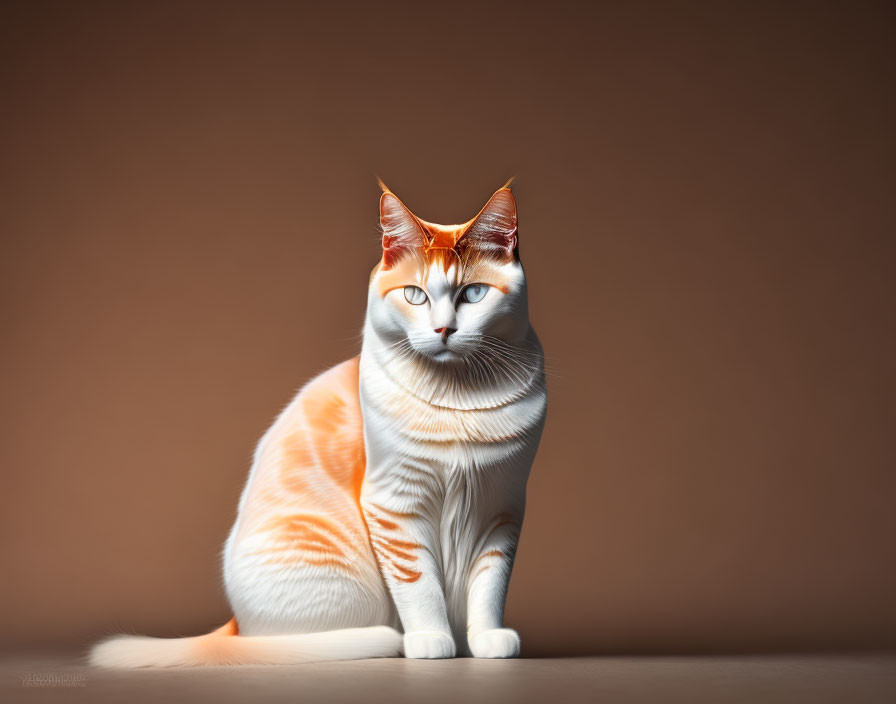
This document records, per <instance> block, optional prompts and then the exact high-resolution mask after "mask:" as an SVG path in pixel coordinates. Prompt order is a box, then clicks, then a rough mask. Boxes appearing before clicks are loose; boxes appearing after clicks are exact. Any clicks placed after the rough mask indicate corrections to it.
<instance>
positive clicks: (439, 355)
mask: <svg viewBox="0 0 896 704" xmlns="http://www.w3.org/2000/svg"><path fill="white" fill-rule="evenodd" d="M462 356H463V355H461V354H460V353H458V352H455V351H454V350H452V349H451V348H450V347H445V348H443V349H441V350H439V351H438V352H436V353H434V354H433V355H431V356H430V359H433V360H435V361H436V362H450V361H452V360H455V359H460V358H461V357H462Z"/></svg>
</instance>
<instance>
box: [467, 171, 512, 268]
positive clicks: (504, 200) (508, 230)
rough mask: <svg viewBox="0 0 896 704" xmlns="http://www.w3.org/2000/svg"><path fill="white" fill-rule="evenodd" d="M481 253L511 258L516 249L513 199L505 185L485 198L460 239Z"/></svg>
mask: <svg viewBox="0 0 896 704" xmlns="http://www.w3.org/2000/svg"><path fill="white" fill-rule="evenodd" d="M460 241H461V242H463V244H464V246H465V247H476V248H477V249H479V250H480V251H481V252H482V253H483V254H486V255H490V256H494V257H496V258H499V259H512V258H513V257H514V256H515V252H516V246H517V214H516V199H515V198H514V197H513V193H511V192H510V189H509V188H507V187H506V186H505V187H504V188H501V189H499V190H498V191H496V192H495V194H494V195H493V196H492V197H491V198H489V201H488V203H486V204H485V207H484V208H483V209H482V210H480V211H479V215H477V216H476V217H475V218H473V220H472V221H471V223H470V226H469V227H468V228H467V229H466V231H465V232H464V234H463V235H462V236H461V239H460Z"/></svg>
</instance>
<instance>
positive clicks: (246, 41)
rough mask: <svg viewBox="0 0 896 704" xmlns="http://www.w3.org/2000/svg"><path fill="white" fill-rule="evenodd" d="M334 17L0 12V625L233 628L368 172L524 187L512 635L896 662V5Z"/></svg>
mask: <svg viewBox="0 0 896 704" xmlns="http://www.w3.org/2000/svg"><path fill="white" fill-rule="evenodd" d="M324 4H325V3H315V4H313V5H309V6H308V7H303V6H301V5H300V4H299V3H273V2H267V3H258V2H244V3H230V4H228V3H221V2H211V3H197V2H188V3H174V2H171V3H109V4H98V3H86V2H80V3H72V2H64V3H59V4H55V3H45V2H25V3H21V4H20V3H4V5H3V6H2V10H0V13H2V16H0V32H2V45H0V46H2V49H0V50H2V60H0V72H2V86H0V88H2V96H3V110H2V117H0V120H2V137H0V138H2V186H0V188H2V191H0V202H2V206H0V218H2V237H3V241H2V246H3V254H2V262H0V268H2V272H0V277H2V278H0V286H2V330H3V334H2V358H0V362H2V372H3V391H4V393H3V405H2V426H0V427H2V437H0V462H2V468H3V491H2V507H0V509H2V510H0V521H2V543H0V547H2V569H0V572H2V577H0V588H2V595H0V608H2V613H0V623H2V639H3V641H4V644H5V646H6V647H10V648H20V649H21V648H47V647H55V646H66V647H70V646H75V645H82V644H84V643H86V642H87V641H88V640H90V639H92V638H94V637H96V636H97V635H100V634H102V633H106V632H111V631H114V630H118V629H125V630H130V631H136V632H143V633H150V634H155V635H172V634H176V633H182V634H183V633H195V632H199V631H200V630H201V629H203V628H205V627H207V626H209V625H211V624H213V623H215V622H216V621H220V620H222V619H224V618H226V617H227V616H228V608H227V605H226V603H225V600H224V597H223V595H222V590H221V588H220V584H219V580H220V578H219V565H218V552H219V548H220V546H221V544H222V541H223V540H224V537H225V535H226V532H227V530H228V527H229V525H230V523H231V522H232V520H233V518H234V509H235V503H236V500H237V497H238V494H239V491H240V489H241V486H242V483H243V481H244V478H245V475H246V472H247V470H248V466H249V458H250V453H251V450H252V447H253V444H254V443H255V441H256V440H257V438H258V437H259V436H260V435H261V433H262V432H263V431H264V429H265V427H266V426H267V425H268V424H269V422H270V421H271V420H272V418H273V417H274V415H275V414H276V413H277V412H278V410H279V409H280V408H281V407H282V406H283V405H284V404H285V403H286V402H287V401H288V400H289V398H290V395H291V394H292V392H293V391H294V390H295V389H296V388H297V387H298V386H299V385H300V384H301V383H303V381H304V380H306V379H307V378H309V377H310V376H312V375H313V374H315V373H317V372H319V371H320V370H322V369H324V368H326V367H327V366H329V365H332V364H334V363H336V362H338V361H340V360H342V359H344V358H347V357H349V356H351V355H353V354H355V353H356V352H357V350H358V349H359V341H358V338H357V333H358V331H359V330H360V325H361V321H362V317H363V312H364V311H363V309H364V300H365V287H366V281H367V274H368V272H369V269H370V268H371V267H372V265H373V264H374V263H375V261H376V259H377V256H378V254H377V240H376V235H377V233H376V201H377V197H378V191H377V187H376V184H375V181H374V174H375V173H378V174H380V175H381V176H382V177H383V178H384V179H385V180H386V181H387V182H388V183H389V184H390V185H391V186H392V188H393V189H395V191H396V192H397V193H398V194H399V195H400V196H401V197H402V198H403V199H404V200H405V201H406V202H407V203H408V204H409V205H410V206H411V207H412V208H414V209H415V210H416V211H417V212H418V213H419V214H420V215H421V216H422V217H425V218H427V219H429V220H434V221H437V222H455V221H460V220H464V219H467V218H469V217H470V216H471V215H472V214H473V213H474V212H475V211H476V210H477V209H478V208H479V206H481V204H482V203H483V202H484V201H485V199H486V198H487V197H488V196H489V195H490V194H491V192H492V191H493V190H494V189H495V188H497V187H498V186H500V185H501V184H502V183H503V181H504V180H505V179H506V178H507V177H509V176H511V175H513V174H516V175H517V176H518V177H519V180H518V185H517V187H516V193H517V197H518V200H519V203H520V212H521V246H522V254H523V261H524V263H525V264H526V266H527V272H528V274H529V279H530V287H531V293H532V318H533V322H534V324H535V326H536V327H537V329H538V331H539V333H540V335H541V337H542V340H543V342H544V346H545V348H546V350H547V352H548V355H549V357H550V365H551V367H552V369H553V370H554V371H555V373H556V374H555V375H554V376H552V377H551V380H550V392H551V401H550V412H549V417H548V426H547V429H546V432H545V436H544V441H543V444H542V449H541V451H540V454H539V457H538V460H537V462H536V465H535V468H534V473H533V477H532V480H531V483H530V510H529V514H528V517H527V523H526V527H525V531H524V537H523V541H522V546H521V550H520V553H519V559H518V563H517V569H516V571H515V575H514V580H513V583H512V587H511V595H510V601H509V606H508V616H507V618H508V622H509V623H510V624H511V625H514V626H516V627H518V628H519V629H520V630H521V631H522V633H523V637H524V643H525V645H526V648H527V652H529V653H530V654H548V653H594V652H613V651H615V652H620V651H629V652H642V651H676V652H677V651H687V650H690V651H697V650H708V651H726V650H727V651H732V650H754V649H758V650H769V649H771V650H778V649H792V648H847V647H863V648H864V647H881V646H896V599H894V594H896V547H894V537H896V511H894V492H896V472H894V469H896V467H894V460H896V448H894V428H896V402H894V399H896V365H894V360H896V314H894V301H896V283H894V264H896V246H894V227H893V226H894V220H896V217H894V216H896V212H894V211H896V209H894V205H893V194H894V187H896V167H894V164H896V160H894V147H896V128H894V124H896V122H894V118H896V100H894V90H893V78H894V60H896V53H894V49H893V36H894V32H893V30H894V13H893V10H892V5H891V4H889V3H880V4H875V3H842V4H830V5H823V4H821V3H817V2H815V3H807V4H794V3H739V4H728V3H710V4H708V5H705V6H701V5H694V4H689V3H688V4H684V3H656V4H638V3H636V4H629V3H612V4H611V3H607V4H604V5H596V6H593V7H591V8H589V9H585V8H583V7H579V5H578V3H575V4H570V5H564V4H562V3H559V2H553V3H538V4H535V3H533V4H531V5H529V6H526V5H525V4H523V3H506V2H505V3H500V4H494V5H481V6H476V7H470V8H464V7H461V6H459V5H456V4H451V5H450V9H449V6H447V5H443V6H441V7H440V8H439V9H436V8H435V7H427V8H425V9H424V8H422V7H421V5H423V4H422V3H418V4H415V5H407V6H404V7H397V6H396V7H392V6H386V5H382V4H377V3H365V4H358V5H348V4H329V5H328V6H327V7H326V8H325V7H322V6H323V5H324ZM622 4H624V5H625V8H621V7H618V6H617V5H622Z"/></svg>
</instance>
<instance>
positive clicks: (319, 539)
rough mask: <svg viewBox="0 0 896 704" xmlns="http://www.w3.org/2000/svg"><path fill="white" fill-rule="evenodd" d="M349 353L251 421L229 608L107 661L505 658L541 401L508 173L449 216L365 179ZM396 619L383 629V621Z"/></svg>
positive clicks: (106, 650)
mask: <svg viewBox="0 0 896 704" xmlns="http://www.w3.org/2000/svg"><path fill="white" fill-rule="evenodd" d="M380 185H381V186H382V190H383V193H382V195H381V198H380V224H381V227H382V256H381V259H380V261H379V263H378V264H377V265H376V267H375V268H374V269H373V272H372V273H371V276H370V286H369V292H368V298H367V315H366V319H365V322H364V335H363V344H362V348H361V354H360V356H359V357H355V358H354V359H351V360H349V361H346V362H343V363H342V364H339V365H338V366H336V367H333V368H332V369H330V370H328V371H326V372H324V373H322V374H321V375H319V376H318V377H316V378H315V379H313V380H312V381H310V382H308V384H306V385H305V386H304V387H303V388H302V389H301V390H300V391H299V392H298V394H297V395H296V397H295V398H294V399H293V401H292V402H291V403H290V404H289V406H288V407H287V408H286V409H285V410H284V411H283V412H282V413H281V414H280V416H279V417H278V418H277V420H276V421H275V422H274V424H273V425H272V426H271V428H270V429H269V430H268V431H267V432H266V433H265V434H264V436H263V437H262V439H261V441H260V442H259V444H258V447H257V450H256V452H255V457H254V462H253V465H252V469H251V472H250V474H249V479H248V482H247V484H246V487H245V489H244V491H243V494H242V496H241V498H240V502H239V510H238V517H237V520H236V523H235V525H234V526H233V529H232V531H231V533H230V536H229V538H228V540H227V543H226V545H225V548H224V582H225V586H226V592H227V596H228V599H229V602H230V605H231V607H232V611H233V614H234V617H233V619H231V621H230V622H229V623H227V624H226V625H224V626H222V627H221V628H219V629H218V630H216V631H213V632H212V633H209V634H207V635H203V636H197V637H192V638H179V639H160V638H146V637H136V636H116V637H114V638H112V639H110V640H106V641H104V642H101V643H99V644H98V645H96V646H94V648H93V650H92V652H91V658H90V659H91V662H92V663H93V664H95V665H99V666H107V667H166V666H189V665H229V664H251V663H255V664H287V663H301V662H313V661H322V660H351V659H360V658H372V657H399V656H401V655H404V656H405V657H408V658H450V657H454V656H455V655H457V654H462V655H472V656H474V657H480V658H509V657H516V656H518V655H519V651H520V639H519V636H518V635H517V633H516V632H515V631H513V630H511V629H509V628H504V626H503V618H504V602H505V598H506V595H507V585H508V581H509V579H510V572H511V568H512V566H513V560H514V554H515V552H516V547H517V542H518V540H519V535H520V528H521V525H522V520H523V512H524V508H525V488H526V481H527V479H528V475H529V471H530V468H531V465H532V462H533V459H534V457H535V452H536V450H537V447H538V444H539V441H540V438H541V433H542V428H543V425H544V420H545V414H546V402H547V392H546V387H545V375H544V363H543V353H542V348H541V345H540V343H539V341H538V338H537V336H536V335H535V332H534V330H533V329H532V326H531V325H530V323H529V312H528V297H527V288H526V279H525V276H524V273H523V268H522V265H521V263H520V257H519V248H518V243H517V206H516V201H515V199H514V196H513V194H512V193H511V190H510V188H509V184H507V185H505V186H504V187H502V188H500V189H499V190H498V191H496V192H495V194H494V195H493V196H492V197H491V198H490V199H489V201H488V202H487V203H486V205H485V207H483V208H482V210H481V211H480V212H479V213H478V214H477V215H476V217H474V218H473V219H471V220H469V221H468V222H466V223H464V224H462V225H451V226H444V225H436V224H433V223H430V222H426V221H424V220H422V219H420V218H418V217H417V216H416V215H414V214H413V213H412V212H411V211H410V210H409V209H408V208H407V207H406V206H405V205H404V204H403V203H402V202H401V201H400V200H399V199H398V198H397V197H396V196H395V194H394V193H392V192H391V191H390V190H389V189H388V188H387V187H386V186H385V185H383V184H382V183H381V184H380ZM399 629H401V630H399Z"/></svg>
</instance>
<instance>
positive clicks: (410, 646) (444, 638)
mask: <svg viewBox="0 0 896 704" xmlns="http://www.w3.org/2000/svg"><path fill="white" fill-rule="evenodd" d="M455 652H456V648H455V646H454V638H452V637H451V636H450V635H449V634H447V633H442V632H441V631H411V632H410V633H405V634H404V656H405V657H406V658H418V659H420V658H422V659H427V660H435V659H439V658H453V657H454V654H455Z"/></svg>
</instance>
